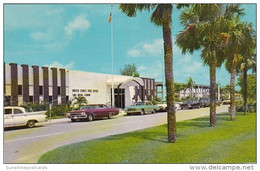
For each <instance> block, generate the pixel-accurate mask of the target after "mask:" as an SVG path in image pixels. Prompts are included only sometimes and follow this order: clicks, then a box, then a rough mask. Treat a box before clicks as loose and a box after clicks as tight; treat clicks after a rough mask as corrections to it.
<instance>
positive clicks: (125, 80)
mask: <svg viewBox="0 0 260 171" xmlns="http://www.w3.org/2000/svg"><path fill="white" fill-rule="evenodd" d="M113 80H114V82H113V84H114V85H115V86H116V87H117V86H119V85H120V88H126V87H128V86H137V85H141V86H144V81H143V79H142V78H139V77H127V76H120V77H118V76H117V77H114V79H113ZM107 85H112V79H107Z"/></svg>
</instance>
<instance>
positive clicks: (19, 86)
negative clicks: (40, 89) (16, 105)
mask: <svg viewBox="0 0 260 171" xmlns="http://www.w3.org/2000/svg"><path fill="white" fill-rule="evenodd" d="M18 95H23V86H22V85H18Z"/></svg>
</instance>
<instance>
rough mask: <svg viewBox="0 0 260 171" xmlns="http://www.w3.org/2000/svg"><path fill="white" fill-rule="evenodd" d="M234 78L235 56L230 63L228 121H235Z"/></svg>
mask: <svg viewBox="0 0 260 171" xmlns="http://www.w3.org/2000/svg"><path fill="white" fill-rule="evenodd" d="M235 77H236V54H234V55H233V60H232V63H231V77H230V120H234V119H235V113H236V99H235Z"/></svg>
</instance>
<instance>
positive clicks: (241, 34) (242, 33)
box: [222, 4, 249, 120]
mask: <svg viewBox="0 0 260 171" xmlns="http://www.w3.org/2000/svg"><path fill="white" fill-rule="evenodd" d="M226 11H228V13H226V15H225V16H224V18H223V22H222V26H223V29H224V32H223V33H222V38H223V40H224V50H225V56H226V69H227V70H228V71H229V72H230V75H231V76H230V120H234V119H235V113H236V98H235V76H236V73H237V71H236V70H237V64H238V62H239V61H240V60H242V56H241V55H240V51H241V48H244V46H243V42H246V39H247V38H246V36H247V33H246V32H247V31H248V29H249V28H248V27H247V25H246V23H244V22H241V20H240V16H241V15H243V14H244V13H243V9H241V8H240V5H238V4H236V5H234V4H230V5H227V6H226Z"/></svg>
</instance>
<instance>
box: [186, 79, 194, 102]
mask: <svg viewBox="0 0 260 171" xmlns="http://www.w3.org/2000/svg"><path fill="white" fill-rule="evenodd" d="M194 83H195V81H193V79H192V78H191V77H189V79H188V80H187V84H186V85H187V88H189V92H190V99H193V84H194Z"/></svg>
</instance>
